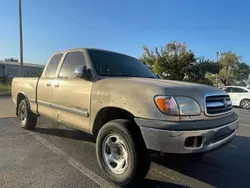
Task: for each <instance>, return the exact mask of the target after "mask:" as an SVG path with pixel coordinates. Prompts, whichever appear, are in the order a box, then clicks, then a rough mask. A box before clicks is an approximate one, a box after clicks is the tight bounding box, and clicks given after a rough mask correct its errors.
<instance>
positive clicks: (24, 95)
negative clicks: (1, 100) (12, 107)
mask: <svg viewBox="0 0 250 188" xmlns="http://www.w3.org/2000/svg"><path fill="white" fill-rule="evenodd" d="M23 99H26V101H27V105H28V109H30V103H29V99H28V96H27V95H26V94H25V93H24V92H19V93H18V94H17V101H16V102H17V103H16V116H18V107H19V104H20V102H21V101H22V100H23Z"/></svg>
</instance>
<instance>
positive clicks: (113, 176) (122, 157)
mask: <svg viewBox="0 0 250 188" xmlns="http://www.w3.org/2000/svg"><path fill="white" fill-rule="evenodd" d="M131 125H132V126H131ZM134 126H136V125H133V124H131V122H130V121H128V120H123V119H119V120H112V121H110V122H108V123H106V124H105V125H104V126H103V127H102V128H101V130H100V131H99V133H98V136H97V147H96V153H97V160H98V164H99V166H100V168H101V170H102V171H103V173H104V174H105V176H106V177H107V178H108V179H110V180H111V181H113V182H114V183H116V184H118V185H122V186H124V185H128V184H131V183H133V182H135V181H137V180H140V179H141V178H142V177H144V176H145V175H146V174H147V172H148V170H149V165H150V161H149V155H148V152H147V149H146V146H145V144H144V142H143V140H141V139H142V138H140V140H139V137H141V136H140V135H138V133H136V131H134V130H132V129H131V128H133V127H134ZM135 134H137V135H135Z"/></svg>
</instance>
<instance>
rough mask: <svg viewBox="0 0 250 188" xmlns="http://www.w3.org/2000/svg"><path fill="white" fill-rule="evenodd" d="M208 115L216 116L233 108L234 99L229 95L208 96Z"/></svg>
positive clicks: (206, 100) (206, 99)
mask: <svg viewBox="0 0 250 188" xmlns="http://www.w3.org/2000/svg"><path fill="white" fill-rule="evenodd" d="M205 102H206V115H209V116H216V115H222V114H226V113H229V112H231V111H232V110H233V106H232V101H231V100H230V97H229V96H228V95H212V96H206V98H205Z"/></svg>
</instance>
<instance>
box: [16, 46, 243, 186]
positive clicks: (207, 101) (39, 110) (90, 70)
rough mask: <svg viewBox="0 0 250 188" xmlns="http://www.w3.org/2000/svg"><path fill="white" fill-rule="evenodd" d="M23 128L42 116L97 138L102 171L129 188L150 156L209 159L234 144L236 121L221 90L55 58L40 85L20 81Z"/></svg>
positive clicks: (136, 65) (82, 52)
mask: <svg viewBox="0 0 250 188" xmlns="http://www.w3.org/2000/svg"><path fill="white" fill-rule="evenodd" d="M12 99H13V102H14V103H15V104H16V114H17V116H18V117H19V119H20V125H21V127H23V128H25V129H33V128H34V127H35V126H36V122H37V118H38V117H39V116H46V117H48V118H50V119H52V120H54V121H57V122H60V123H63V124H65V125H68V126H71V127H73V128H75V129H79V130H82V131H84V132H87V133H89V134H93V135H96V136H97V140H96V144H97V147H96V154H97V159H98V164H99V166H100V168H101V170H102V171H103V173H104V174H105V175H106V177H107V178H109V179H110V180H112V181H113V182H114V183H116V184H119V185H127V184H130V183H131V182H133V181H135V180H138V179H139V178H142V177H143V176H145V175H146V173H147V171H148V169H149V164H150V160H149V150H154V151H160V152H165V153H189V154H191V153H204V152H207V151H211V150H215V149H217V148H219V147H221V146H223V145H225V144H227V143H229V142H230V141H231V140H232V138H233V137H234V135H235V133H236V130H237V128H238V116H237V115H236V113H235V112H234V111H233V107H232V102H231V100H230V97H229V96H228V94H227V93H226V92H224V91H222V90H220V89H218V88H215V87H211V86H206V85H201V84H195V83H187V82H180V81H170V80H162V79H160V78H159V77H158V76H156V75H155V74H153V72H151V70H150V69H148V67H146V66H145V65H144V64H143V63H141V62H140V61H139V60H137V59H135V58H133V57H130V56H127V55H123V54H119V53H115V52H110V51H106V50H97V49H86V48H81V49H73V50H68V51H64V52H59V53H56V54H54V55H53V56H52V57H51V58H50V59H49V61H48V63H47V65H46V66H45V68H44V71H43V74H42V76H41V77H40V78H15V79H14V80H13V82H12Z"/></svg>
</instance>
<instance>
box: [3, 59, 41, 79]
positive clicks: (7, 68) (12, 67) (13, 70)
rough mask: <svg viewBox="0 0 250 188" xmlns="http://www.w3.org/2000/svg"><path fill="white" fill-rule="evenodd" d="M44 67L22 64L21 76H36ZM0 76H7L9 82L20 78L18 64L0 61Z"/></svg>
mask: <svg viewBox="0 0 250 188" xmlns="http://www.w3.org/2000/svg"><path fill="white" fill-rule="evenodd" d="M43 68H44V65H39V64H31V63H24V65H23V76H30V77H32V76H38V75H37V74H38V73H39V72H41V71H42V70H43ZM0 76H7V77H8V79H9V80H11V79H12V78H14V77H18V76H20V62H9V61H8V62H6V61H1V60H0Z"/></svg>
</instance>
